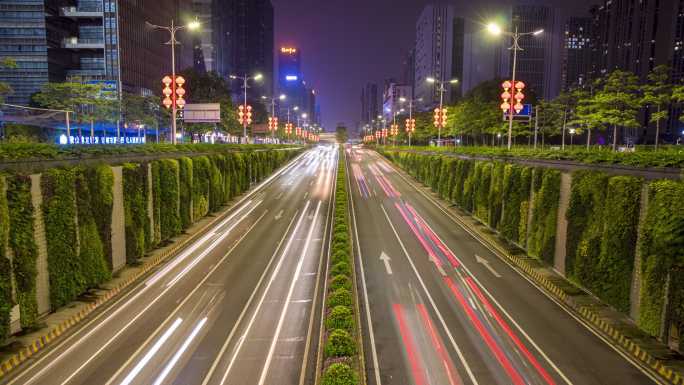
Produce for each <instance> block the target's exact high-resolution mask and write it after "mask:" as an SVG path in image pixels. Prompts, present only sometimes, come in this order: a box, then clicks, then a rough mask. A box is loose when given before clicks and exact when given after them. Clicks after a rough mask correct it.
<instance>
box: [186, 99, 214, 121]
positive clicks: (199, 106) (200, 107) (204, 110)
mask: <svg viewBox="0 0 684 385" xmlns="http://www.w3.org/2000/svg"><path fill="white" fill-rule="evenodd" d="M183 122H185V123H221V105H220V104H219V103H195V104H186V105H185V107H184V108H183Z"/></svg>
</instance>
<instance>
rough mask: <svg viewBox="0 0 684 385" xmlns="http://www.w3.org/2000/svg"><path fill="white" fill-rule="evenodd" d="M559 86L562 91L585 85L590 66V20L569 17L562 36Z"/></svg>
mask: <svg viewBox="0 0 684 385" xmlns="http://www.w3.org/2000/svg"><path fill="white" fill-rule="evenodd" d="M562 53H563V56H562V68H561V86H562V88H563V90H568V89H570V88H572V87H579V86H583V85H584V84H586V82H587V79H588V76H589V69H590V64H591V19H590V18H588V17H570V18H568V19H567V20H566V22H565V32H564V36H563V50H562Z"/></svg>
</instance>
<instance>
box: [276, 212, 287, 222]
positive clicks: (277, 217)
mask: <svg viewBox="0 0 684 385" xmlns="http://www.w3.org/2000/svg"><path fill="white" fill-rule="evenodd" d="M283 211H285V210H280V211H279V212H278V215H276V216H275V220H276V221H277V220H278V219H280V218H282V217H283Z"/></svg>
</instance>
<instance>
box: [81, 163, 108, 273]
mask: <svg viewBox="0 0 684 385" xmlns="http://www.w3.org/2000/svg"><path fill="white" fill-rule="evenodd" d="M85 178H86V181H87V183H88V190H89V192H90V202H89V205H90V212H91V214H92V216H93V219H95V224H96V225H97V231H98V233H99V235H100V240H101V241H102V247H103V250H104V254H105V260H106V261H107V263H108V264H109V270H111V268H112V266H111V262H112V207H113V204H114V193H113V190H112V189H113V186H114V172H112V168H111V167H110V166H106V165H100V166H95V167H89V168H87V169H86V170H85Z"/></svg>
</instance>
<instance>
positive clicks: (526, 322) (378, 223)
mask: <svg viewBox="0 0 684 385" xmlns="http://www.w3.org/2000/svg"><path fill="white" fill-rule="evenodd" d="M347 167H348V175H349V177H350V178H349V183H350V185H349V186H350V188H351V190H352V194H351V200H352V205H351V207H352V232H353V234H354V242H355V248H356V255H355V258H356V260H357V266H358V268H359V279H358V282H357V284H358V288H359V293H360V296H361V305H362V311H361V313H362V328H364V329H365V330H364V337H365V338H364V351H365V353H366V368H367V373H366V374H367V377H368V381H369V382H368V383H369V384H371V385H380V384H416V385H423V384H448V385H456V384H482V385H492V384H582V385H585V384H602V385H603V384H651V383H654V381H653V380H652V379H651V378H650V377H649V376H648V375H647V374H645V373H643V372H642V371H641V370H640V369H638V368H637V367H635V366H634V365H632V364H631V363H630V362H628V361H627V360H626V359H625V358H624V357H622V356H621V355H620V354H619V353H618V352H617V351H615V350H614V349H613V348H611V347H610V346H609V345H607V344H606V343H605V342H603V341H602V340H601V339H600V338H599V337H598V336H596V335H594V334H593V333H592V332H591V331H590V330H589V329H587V328H586V327H585V326H584V325H582V324H581V323H580V322H578V321H577V320H576V319H575V318H573V316H572V315H571V314H569V313H567V312H566V311H565V310H564V309H563V308H562V307H561V306H559V305H558V304H557V303H555V302H554V301H553V300H552V299H550V298H549V297H547V296H546V295H545V294H544V293H543V292H542V291H540V290H539V289H538V288H537V287H535V286H534V285H533V284H532V283H530V282H529V281H527V280H526V279H525V278H524V277H522V276H521V275H520V274H519V273H518V272H516V271H515V270H514V269H513V268H511V267H510V266H509V265H508V264H506V263H505V262H503V261H502V260H500V259H499V258H498V257H497V256H496V255H495V254H493V253H492V252H491V251H490V250H489V249H488V248H487V247H485V246H484V245H483V244H482V243H481V242H479V241H478V240H477V239H476V238H474V237H473V236H471V235H470V234H469V233H468V232H467V231H465V230H464V229H463V228H461V227H460V226H459V225H458V224H457V223H456V222H455V221H454V220H453V219H452V218H451V217H450V216H449V215H448V214H447V212H445V211H444V210H443V209H442V208H441V207H440V206H439V205H437V204H436V202H435V201H434V198H431V197H430V196H429V195H427V194H425V193H424V192H421V190H420V189H418V188H416V186H415V185H414V181H412V180H410V179H409V178H408V177H407V176H406V175H405V174H404V173H402V172H400V171H398V170H397V169H395V168H394V166H393V165H391V164H390V163H389V162H388V161H387V160H385V159H384V158H382V157H381V156H380V155H378V154H377V153H375V152H372V151H370V150H363V149H357V148H352V149H348V150H347Z"/></svg>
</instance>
